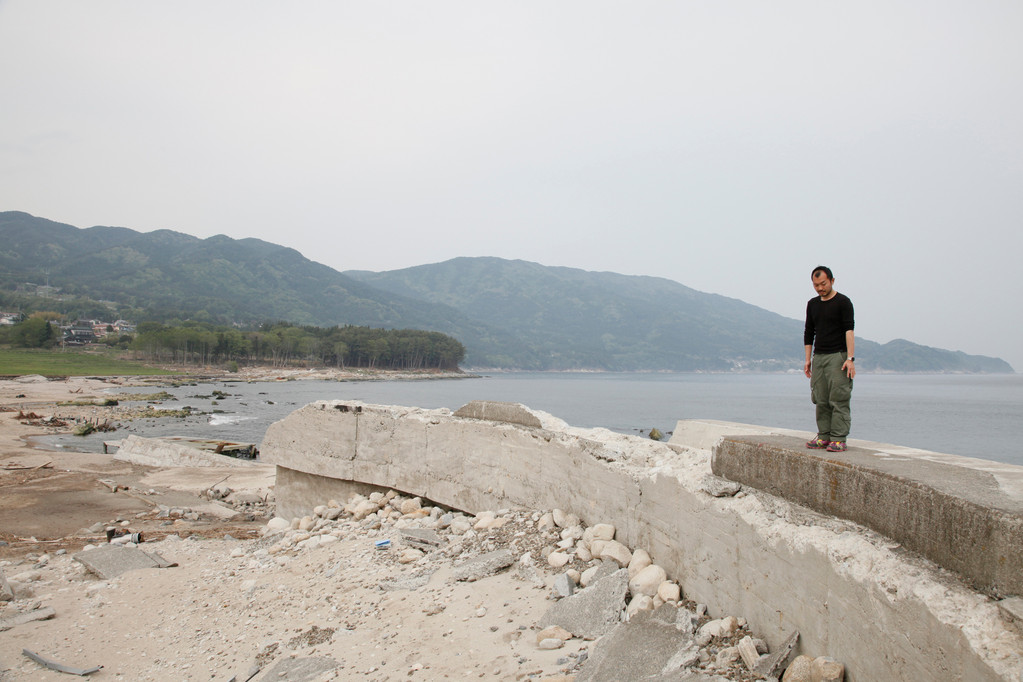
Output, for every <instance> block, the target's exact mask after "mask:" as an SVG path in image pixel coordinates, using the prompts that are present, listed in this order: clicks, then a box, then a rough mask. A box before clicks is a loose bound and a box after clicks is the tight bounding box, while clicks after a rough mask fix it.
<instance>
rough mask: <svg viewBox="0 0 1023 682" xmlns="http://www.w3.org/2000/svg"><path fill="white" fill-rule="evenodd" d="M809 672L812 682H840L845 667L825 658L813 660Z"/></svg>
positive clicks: (819, 657) (842, 678)
mask: <svg viewBox="0 0 1023 682" xmlns="http://www.w3.org/2000/svg"><path fill="white" fill-rule="evenodd" d="M810 672H811V675H812V676H813V680H814V682H842V680H844V679H845V666H844V665H842V664H841V663H839V662H838V661H836V660H835V659H833V658H828V657H827V656H818V657H817V658H815V659H813V663H812V664H811V665H810Z"/></svg>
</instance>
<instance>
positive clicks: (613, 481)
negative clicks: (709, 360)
mask: <svg viewBox="0 0 1023 682" xmlns="http://www.w3.org/2000/svg"><path fill="white" fill-rule="evenodd" d="M750 428H755V427H739V426H735V427H733V428H732V429H731V431H732V432H738V433H742V432H743V429H746V430H747V432H748V429H750ZM708 430H709V432H711V433H716V434H717V435H714V436H711V437H710V439H711V440H713V441H715V442H716V440H717V439H718V438H719V437H720V435H723V433H728V432H729V427H728V426H727V425H725V426H723V427H722V426H721V425H710V426H708V425H706V424H702V425H696V426H695V427H694V425H692V424H688V425H687V424H684V423H680V425H679V428H677V429H676V434H675V436H674V437H673V439H672V442H669V443H657V442H654V441H650V440H647V439H642V438H637V437H631V436H623V435H619V434H615V433H612V432H610V431H606V430H604V429H587V430H583V429H575V428H572V427H569V426H568V425H566V424H564V422H561V421H560V420H558V419H556V418H554V417H552V416H550V415H547V414H545V413H541V412H536V411H532V410H529V409H528V408H525V407H523V406H519V405H508V404H495V403H483V402H477V403H470V404H469V405H466V406H465V407H464V408H462V409H460V410H458V411H457V412H454V413H452V412H450V411H449V410H421V409H417V408H407V407H396V406H379V405H365V404H361V403H353V402H338V401H326V402H318V403H313V404H311V405H308V406H306V407H304V408H301V409H299V410H297V411H296V412H294V413H292V414H291V415H290V416H288V417H287V418H285V419H284V420H282V421H280V422H277V423H275V424H274V425H272V426H271V427H270V429H268V431H267V433H266V437H265V438H264V441H263V444H262V446H261V452H262V455H263V458H264V460H265V461H268V462H271V463H274V464H276V465H277V468H278V475H277V489H276V495H277V501H278V510H279V513H280V514H282V515H284V516H286V517H291V516H301V515H304V514H308V513H310V512H311V509H312V506H313V505H316V504H319V503H320V502H321V501H322V500H324V499H329V498H330V497H339V498H342V497H346V496H347V495H348V494H349V493H350V492H352V491H363V490H367V489H375V488H388V489H395V490H399V491H403V492H405V493H408V494H410V495H416V496H420V497H423V498H426V499H429V500H432V501H433V502H435V503H437V504H441V505H444V506H448V507H451V508H454V509H460V510H465V511H468V512H473V513H475V512H477V511H482V510H486V509H495V508H502V507H521V508H528V509H550V508H554V507H556V506H558V507H561V508H563V509H565V510H566V511H570V512H571V513H573V514H576V515H578V516H579V517H580V518H581V519H583V520H584V521H585V523H586V524H588V525H594V524H598V523H609V524H613V525H614V526H615V527H616V528H617V532H618V536H619V537H621V539H622V541H623V542H624V543H626V544H628V545H630V546H635V547H645V548H647V549H648V551H649V553H650V555H651V557H652V558H653V559H654V560H655V561H656V562H657V564H659V565H660V566H662V567H664V569H665V570H666V571H667V572H668V575H669V576H670V577H672V578H673V579H674V580H676V581H677V582H678V584H679V585H680V586H681V588H682V591H683V593H684V594H685V595H686V596H687V597H688V598H690V599H693V600H696V601H699V602H702V603H705V604H707V605H708V606H709V607H710V609H711V615H714V613H719V614H738V615H741V616H743V617H745V618H746V619H747V621H748V622H749V623H750V625H751V627H752V628H753V629H754V630H756V631H757V632H759V633H761V634H762V636H764V637H765V639H767V641H768V644H769V645H770V646H771V648H772V650H773V649H775V648H777V647H780V646H782V644H783V642H784V640H785V638H786V637H787V635H788V634H789V633H791V632H792V631H798V632H799V633H800V644H799V650H798V651H797V653H805V654H809V655H811V656H817V655H821V654H825V653H826V654H827V655H829V656H832V657H834V658H836V659H838V660H842V661H845V662H846V664H847V679H849V680H854V681H855V680H887V679H892V680H899V679H906V680H909V679H935V680H970V681H973V680H1013V681H1014V682H1018V681H1019V680H1020V679H1021V675H1023V635H1021V633H1020V632H1019V630H1018V629H1016V627H1015V626H1014V624H1013V623H1012V622H1011V617H1010V618H1009V619H1007V618H1006V616H1005V613H1006V612H1008V613H1011V610H1007V609H1004V608H1000V602H998V601H997V600H996V599H995V598H994V597H993V596H991V595H990V594H985V593H984V592H982V591H979V590H976V589H974V588H972V587H971V586H970V585H969V584H968V582H967V581H966V580H964V579H962V578H961V577H959V576H958V575H956V574H954V573H951V572H949V571H947V570H944V569H942V568H941V567H940V566H938V565H937V564H935V563H934V562H933V561H931V560H928V559H927V558H925V557H923V556H920V555H918V554H917V553H915V552H908V551H906V550H905V549H904V548H903V547H902V546H901V545H900V544H899V543H897V542H895V541H893V540H892V539H890V538H888V537H886V536H884V535H881V534H880V533H878V532H875V531H872V530H870V529H869V528H866V527H864V526H862V525H859V524H858V523H855V522H853V521H850V520H845V519H840V518H836V517H834V516H831V515H828V514H822V513H819V512H816V511H813V510H812V509H810V508H808V507H806V506H803V505H802V504H797V503H795V502H792V501H789V500H786V499H784V498H783V497H780V496H778V495H775V494H770V493H766V492H762V491H760V490H758V489H757V488H756V486H755V482H752V483H751V482H750V481H747V482H746V483H745V487H744V492H745V494H744V495H741V496H734V497H728V496H725V497H715V496H714V495H713V494H711V493H710V492H708V491H709V490H713V489H714V487H715V485H714V484H715V483H716V482H719V481H720V479H716V478H715V477H714V476H713V475H712V471H711V452H710V450H708V449H707V442H706V440H707V436H706V434H707V432H708ZM697 433H699V434H702V435H701V438H704V440H701V438H697V437H696V434H697Z"/></svg>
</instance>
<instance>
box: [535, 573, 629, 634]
mask: <svg viewBox="0 0 1023 682" xmlns="http://www.w3.org/2000/svg"><path fill="white" fill-rule="evenodd" d="M628 591H629V570H628V569H627V568H622V569H619V570H618V571H616V572H615V573H614V574H612V575H609V576H608V577H606V578H602V579H600V580H598V581H597V582H595V583H593V584H592V585H590V586H589V587H587V588H586V589H584V590H580V591H579V592H576V593H575V594H573V595H572V596H571V597H565V598H564V599H562V600H561V601H558V602H556V603H555V604H554V605H553V606H552V607H551V608H550V609H549V610H548V611H547V613H545V614H544V615H543V617H542V618H540V620H539V622H538V623H537V627H538V628H539V629H541V630H542V629H544V628H546V627H550V626H551V625H560V626H561V627H563V628H565V629H566V630H568V631H569V632H571V633H572V634H573V635H575V636H576V637H581V638H583V639H597V638H598V637H602V636H603V635H606V634H607V633H608V632H610V631H611V630H612V629H614V627H615V626H616V625H618V624H619V623H620V622H621V621H622V612H623V611H624V610H625V595H626V593H627V592H628Z"/></svg>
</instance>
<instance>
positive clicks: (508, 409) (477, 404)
mask: <svg viewBox="0 0 1023 682" xmlns="http://www.w3.org/2000/svg"><path fill="white" fill-rule="evenodd" d="M455 416H456V417H466V418H468V419H485V420H487V421H492V422H505V423H507V424H519V425H521V426H528V427H530V428H534V429H539V428H543V425H542V424H541V423H540V419H539V418H538V417H537V416H536V415H535V414H533V411H532V410H530V409H529V408H528V407H526V406H525V405H522V404H520V403H501V402H495V401H493V400H473V401H472V402H470V403H467V404H465V405H463V406H462V407H460V408H459V409H458V410H457V411H456V412H455Z"/></svg>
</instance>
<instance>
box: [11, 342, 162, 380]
mask: <svg viewBox="0 0 1023 682" xmlns="http://www.w3.org/2000/svg"><path fill="white" fill-rule="evenodd" d="M173 373H174V372H171V371H168V370H163V369H157V368H155V367H146V366H145V365H143V364H142V363H139V362H132V361H130V360H119V359H118V358H117V357H115V356H114V355H112V354H108V353H104V352H96V351H82V350H77V349H76V350H66V351H59V350H52V351H45V350H25V349H8V348H0V376H11V375H15V376H20V375H23V374H41V375H43V376H47V377H55V376H56V377H65V376H146V375H151V374H173Z"/></svg>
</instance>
